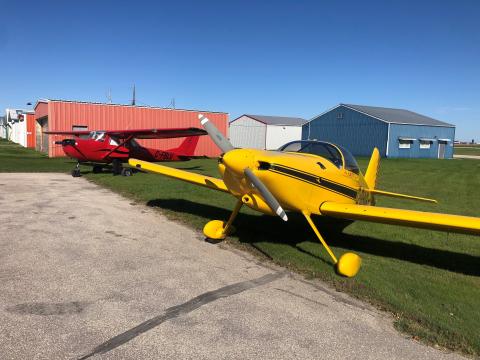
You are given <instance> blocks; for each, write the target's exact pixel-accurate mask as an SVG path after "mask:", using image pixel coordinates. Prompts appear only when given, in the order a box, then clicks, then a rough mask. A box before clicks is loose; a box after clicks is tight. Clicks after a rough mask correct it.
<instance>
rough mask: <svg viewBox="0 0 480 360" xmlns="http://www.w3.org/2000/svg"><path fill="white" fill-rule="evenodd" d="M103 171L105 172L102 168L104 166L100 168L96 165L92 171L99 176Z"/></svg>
mask: <svg viewBox="0 0 480 360" xmlns="http://www.w3.org/2000/svg"><path fill="white" fill-rule="evenodd" d="M102 170H103V167H102V166H100V165H95V166H94V167H93V170H92V171H93V173H94V174H98V173H101V172H102Z"/></svg>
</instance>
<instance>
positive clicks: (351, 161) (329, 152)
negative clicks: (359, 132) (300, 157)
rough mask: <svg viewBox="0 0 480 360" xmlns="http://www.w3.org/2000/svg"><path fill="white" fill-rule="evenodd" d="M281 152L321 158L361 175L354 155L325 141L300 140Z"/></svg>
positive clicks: (283, 148) (280, 149)
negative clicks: (305, 154)
mask: <svg viewBox="0 0 480 360" xmlns="http://www.w3.org/2000/svg"><path fill="white" fill-rule="evenodd" d="M278 150H279V151H286V152H298V153H307V154H313V155H318V156H321V157H323V158H325V159H327V160H328V161H330V162H331V163H333V164H334V165H335V166H336V167H338V168H339V169H342V168H343V169H346V170H348V171H351V172H353V173H355V174H359V173H360V169H359V167H358V164H357V161H356V160H355V158H354V157H353V155H352V154H351V153H350V151H348V150H347V149H345V148H344V147H342V146H339V145H333V144H331V143H328V142H324V141H316V140H298V141H292V142H289V143H287V144H285V145H283V146H281V147H280V148H279V149H278Z"/></svg>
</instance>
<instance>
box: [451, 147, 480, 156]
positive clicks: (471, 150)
mask: <svg viewBox="0 0 480 360" xmlns="http://www.w3.org/2000/svg"><path fill="white" fill-rule="evenodd" d="M454 154H455V155H477V156H480V145H476V146H472V145H470V146H467V145H463V146H462V145H458V146H455V147H454Z"/></svg>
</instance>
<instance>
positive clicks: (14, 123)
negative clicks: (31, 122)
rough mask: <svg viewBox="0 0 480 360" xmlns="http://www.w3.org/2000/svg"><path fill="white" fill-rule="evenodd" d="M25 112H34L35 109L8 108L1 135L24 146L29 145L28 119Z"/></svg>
mask: <svg viewBox="0 0 480 360" xmlns="http://www.w3.org/2000/svg"><path fill="white" fill-rule="evenodd" d="M25 114H34V112H33V111H29V110H22V109H6V110H5V119H4V126H2V128H3V129H2V131H1V136H2V137H3V138H6V139H7V140H10V141H13V142H14V143H17V144H20V145H22V146H23V147H26V146H27V121H26V118H25Z"/></svg>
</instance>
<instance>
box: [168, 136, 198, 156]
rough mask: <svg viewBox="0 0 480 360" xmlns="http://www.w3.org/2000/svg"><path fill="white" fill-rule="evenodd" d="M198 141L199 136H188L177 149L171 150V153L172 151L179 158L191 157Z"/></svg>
mask: <svg viewBox="0 0 480 360" xmlns="http://www.w3.org/2000/svg"><path fill="white" fill-rule="evenodd" d="M199 139H200V136H188V137H187V138H185V140H183V142H182V143H181V144H180V146H179V147H177V148H176V149H171V151H174V152H176V153H177V154H179V155H181V156H193V155H194V153H195V149H196V148H197V144H198V140H199Z"/></svg>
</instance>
